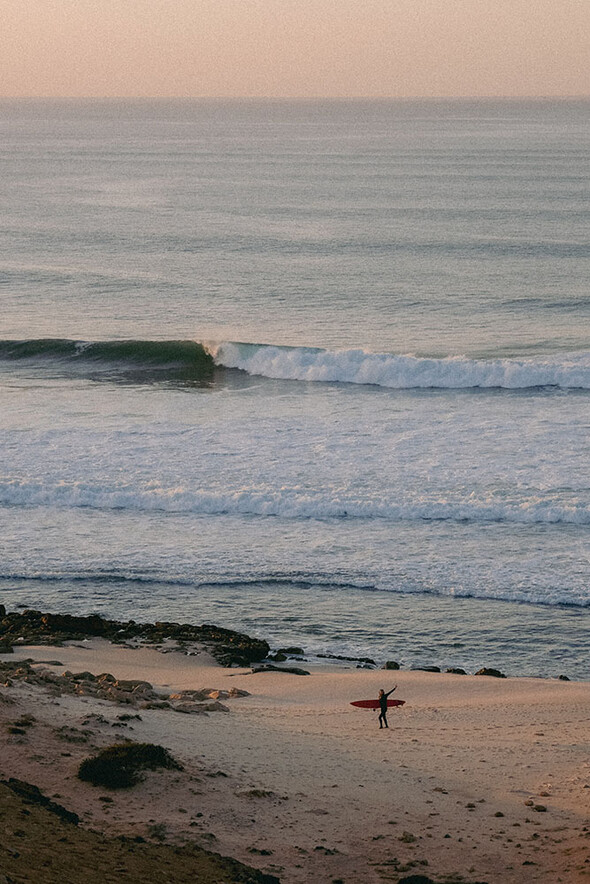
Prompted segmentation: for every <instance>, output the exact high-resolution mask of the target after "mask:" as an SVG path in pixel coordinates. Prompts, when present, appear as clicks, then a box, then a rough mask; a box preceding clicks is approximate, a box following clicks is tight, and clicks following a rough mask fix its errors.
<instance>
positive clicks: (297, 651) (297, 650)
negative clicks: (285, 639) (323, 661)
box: [276, 647, 305, 657]
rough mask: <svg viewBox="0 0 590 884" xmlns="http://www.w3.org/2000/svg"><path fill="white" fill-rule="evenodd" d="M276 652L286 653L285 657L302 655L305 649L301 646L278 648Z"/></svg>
mask: <svg viewBox="0 0 590 884" xmlns="http://www.w3.org/2000/svg"><path fill="white" fill-rule="evenodd" d="M276 653H277V654H286V655H287V657H303V655H304V654H305V651H304V650H303V648H296V647H292V648H279V649H278V650H277V652H276Z"/></svg>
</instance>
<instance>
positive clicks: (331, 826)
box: [0, 639, 590, 884]
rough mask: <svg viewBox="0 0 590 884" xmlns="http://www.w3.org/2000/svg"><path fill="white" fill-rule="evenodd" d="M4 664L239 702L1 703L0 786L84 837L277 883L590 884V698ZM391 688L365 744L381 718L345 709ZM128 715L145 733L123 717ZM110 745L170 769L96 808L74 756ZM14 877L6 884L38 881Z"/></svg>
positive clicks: (134, 656)
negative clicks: (400, 703) (136, 845)
mask: <svg viewBox="0 0 590 884" xmlns="http://www.w3.org/2000/svg"><path fill="white" fill-rule="evenodd" d="M19 657H20V658H23V659H24V658H33V659H34V660H36V661H48V660H59V661H60V665H55V666H52V667H49V666H47V665H46V664H44V665H45V666H46V668H51V669H52V670H53V671H54V672H55V673H60V672H63V671H64V670H66V669H67V670H71V671H74V672H76V671H82V670H88V671H91V672H93V673H94V674H99V673H101V672H110V673H112V674H113V675H115V676H116V677H118V678H124V679H128V678H134V679H144V680H146V681H149V682H151V683H152V684H153V685H154V686H156V687H157V688H158V689H161V690H162V692H170V691H178V690H187V689H198V688H205V687H207V688H215V689H220V690H224V691H227V690H229V689H230V688H240V689H243V690H246V691H248V692H249V696H247V697H241V698H238V699H232V700H229V701H227V702H226V701H224V703H225V704H226V705H227V706H228V707H229V711H228V712H223V711H219V712H213V713H211V714H209V715H187V714H184V715H183V714H179V713H177V712H173V711H171V710H157V709H146V710H144V709H141V710H136V709H134V708H126V707H121V706H120V705H116V704H114V703H109V702H106V701H99V700H96V699H90V698H88V697H77V696H71V695H63V696H60V697H53V696H51V695H50V694H48V693H47V692H46V691H45V690H44V689H42V688H40V687H37V686H33V685H26V684H23V683H19V682H14V683H13V684H12V686H10V687H4V688H0V694H1V697H0V718H1V720H2V724H1V725H0V728H1V730H0V753H1V754H0V775H1V776H2V778H4V779H7V778H8V777H9V776H13V777H18V778H20V779H23V780H26V781H28V782H30V783H34V784H36V785H37V786H39V787H40V788H41V789H42V790H43V792H44V793H45V794H46V795H47V796H49V797H52V796H56V795H57V796H59V797H58V798H56V799H55V800H57V801H59V802H60V803H61V804H63V805H64V806H65V807H67V808H68V809H70V810H73V811H75V812H76V813H78V814H79V816H80V818H81V825H83V826H85V827H87V828H93V829H97V830H99V831H100V832H103V833H106V834H116V835H120V834H125V835H128V836H131V837H133V836H137V835H139V836H142V837H145V838H149V839H151V840H156V841H158V840H160V841H164V842H166V843H169V844H173V845H180V844H189V845H190V844H198V845H200V846H203V847H206V848H208V849H210V850H214V851H217V852H219V853H221V854H222V855H226V856H231V857H234V858H236V859H238V860H241V861H242V862H244V863H247V864H248V865H250V866H254V867H256V868H258V869H261V870H263V871H264V872H266V873H269V874H273V875H276V876H277V877H278V878H280V880H281V882H282V884H308V882H322V884H323V882H336V881H343V882H346V884H352V882H355V884H372V882H382V881H394V882H397V881H398V880H399V879H400V878H403V877H404V876H406V875H412V874H414V875H417V874H422V875H426V876H428V877H431V878H433V879H434V880H436V881H439V880H444V878H445V876H455V877H454V878H453V880H457V877H458V876H462V877H463V878H464V879H465V880H466V881H485V882H488V884H513V882H514V884H516V882H518V884H522V882H543V884H556V882H560V881H561V882H567V884H573V882H578V881H580V882H582V881H590V753H589V751H588V749H589V744H588V738H589V735H590V727H589V724H590V684H588V683H576V682H561V681H553V680H542V679H525V678H511V679H496V678H490V677H483V676H459V675H444V674H432V673H424V672H404V671H401V672H383V671H380V672H377V671H369V670H357V669H352V668H351V669H346V668H343V667H342V666H340V665H338V666H335V665H325V666H322V667H316V666H313V667H310V666H309V665H307V664H305V663H303V664H302V663H300V664H296V665H300V666H305V668H306V669H308V670H309V671H310V672H311V674H310V675H309V676H297V675H290V674H286V673H272V672H268V673H259V674H252V673H251V672H250V670H246V669H224V668H222V667H220V666H218V665H216V664H215V663H214V662H213V661H212V660H211V659H210V658H209V657H207V655H205V654H204V653H201V654H198V655H195V656H187V655H185V654H184V653H179V652H171V653H161V652H160V651H157V650H155V649H149V648H140V649H130V648H124V647H119V646H115V645H111V644H109V643H107V642H105V641H102V640H99V639H97V640H92V641H88V642H77V643H69V644H68V646H67V647H60V648H47V647H26V648H23V649H22V650H21V651H19V653H18V654H13V655H7V656H0V659H3V660H5V661H14V660H15V659H17V658H19ZM394 683H397V684H398V689H397V692H396V695H395V696H396V697H399V698H402V699H404V700H405V701H406V705H405V706H404V707H403V708H400V709H393V710H391V711H390V713H389V722H390V728H389V730H379V727H378V723H377V713H375V712H371V711H365V710H360V709H356V708H354V707H352V706H350V701H351V700H354V699H362V698H367V697H373V696H376V695H377V692H378V689H379V688H380V687H384V688H385V689H386V690H389V689H390V687H391V686H392V685H393V684H394ZM2 697H4V699H5V700H6V698H8V699H9V700H14V701H15V703H14V704H10V705H9V704H8V703H7V702H2ZM26 712H29V713H32V714H33V715H34V716H35V719H36V722H35V724H34V725H33V726H32V727H29V728H26V729H25V730H26V733H25V734H10V733H9V732H8V727H7V725H8V724H10V722H14V721H15V720H16V719H17V718H19V717H20V716H21V715H22V714H23V713H26ZM125 713H128V714H131V715H135V714H139V715H140V716H141V718H140V719H138V718H131V719H129V720H126V721H125V720H121V719H120V718H118V716H120V715H121V714H125ZM92 716H102V718H103V719H104V721H102V722H101V721H100V719H99V718H96V717H94V718H93V717H92ZM124 737H127V738H130V739H133V740H137V741H142V742H143V741H145V742H151V743H158V744H161V745H164V746H166V747H167V748H168V749H169V750H170V751H171V752H172V753H173V755H174V756H175V757H176V758H178V759H179V760H180V761H181V762H182V763H183V764H184V766H185V770H184V772H182V773H178V772H175V771H164V772H153V773H149V774H148V775H147V776H146V779H145V781H144V782H142V783H141V784H139V785H138V786H135V787H133V788H132V789H130V790H124V791H111V792H108V791H107V790H105V789H101V788H96V787H93V786H90V785H88V784H86V783H83V782H81V781H80V780H78V779H77V777H76V771H77V767H78V764H79V762H80V760H81V759H82V758H85V757H87V756H88V755H89V754H92V752H93V751H94V750H95V748H98V747H101V746H104V745H108V744H110V743H113V742H116V741H120V740H121V739H122V738H124ZM541 807H543V808H546V809H545V810H541V809H539V808H541ZM0 824H1V821H0ZM73 831H74V835H72V836H70V838H75V832H76V830H75V829H74V830H73ZM7 837H8V838H9V840H10V837H9V833H8V835H7V833H6V832H5V835H4V846H6V838H7ZM1 871H2V870H0V881H2V875H1ZM20 874H21V875H23V870H22V867H21V872H20ZM171 874H172V872H171ZM24 875H25V876H24V877H18V878H14V880H15V881H27V880H31V881H33V880H35V877H34V876H32V877H30V878H27V877H26V872H24ZM141 879H142V880H143V878H141ZM62 880H66V879H63V878H62ZM77 880H78V879H77V878H72V882H74V881H77ZM80 880H83V877H81V878H80ZM105 880H107V879H106V878H105ZM138 880H140V879H139V878H138ZM162 880H170V881H174V880H178V881H181V880H185V879H184V878H182V877H180V876H178V877H177V878H174V877H170V878H168V879H166V878H162ZM195 880H199V879H198V877H197V878H195ZM219 880H222V879H221V878H219ZM223 880H225V879H223Z"/></svg>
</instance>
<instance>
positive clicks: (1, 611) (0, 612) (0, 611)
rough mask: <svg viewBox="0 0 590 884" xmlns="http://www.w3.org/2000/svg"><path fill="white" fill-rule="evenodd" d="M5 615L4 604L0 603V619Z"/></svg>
mask: <svg viewBox="0 0 590 884" xmlns="http://www.w3.org/2000/svg"><path fill="white" fill-rule="evenodd" d="M5 617H6V608H5V607H4V605H0V620H3V619H4V618H5Z"/></svg>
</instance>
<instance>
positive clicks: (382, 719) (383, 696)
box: [379, 684, 397, 728]
mask: <svg viewBox="0 0 590 884" xmlns="http://www.w3.org/2000/svg"><path fill="white" fill-rule="evenodd" d="M396 687H397V685H396V684H395V685H394V686H393V687H392V689H391V690H390V691H388V692H387V693H385V691H384V690H383V688H381V690H380V691H379V707H380V709H381V712H380V713H379V727H380V728H382V727H383V725H385V727H387V728H388V727H389V725H388V724H387V698H388V697H389V695H390V694H393V692H394V691H395V689H396Z"/></svg>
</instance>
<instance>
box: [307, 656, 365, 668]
mask: <svg viewBox="0 0 590 884" xmlns="http://www.w3.org/2000/svg"><path fill="white" fill-rule="evenodd" d="M317 656H318V657H320V658H321V659H323V660H345V661H347V662H349V663H368V665H369V666H376V665H377V664H376V663H375V661H374V660H372V659H371V657H342V656H341V655H340V654H318V655H317Z"/></svg>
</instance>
